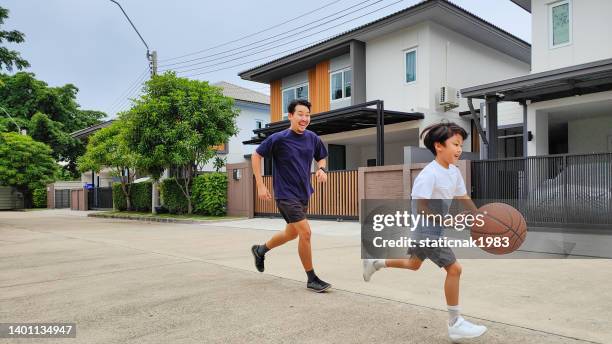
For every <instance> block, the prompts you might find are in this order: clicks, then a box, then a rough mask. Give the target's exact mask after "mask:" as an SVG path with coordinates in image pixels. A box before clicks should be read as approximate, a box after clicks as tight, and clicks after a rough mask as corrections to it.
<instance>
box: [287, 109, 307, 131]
mask: <svg viewBox="0 0 612 344" xmlns="http://www.w3.org/2000/svg"><path fill="white" fill-rule="evenodd" d="M289 122H291V129H292V130H294V131H297V132H298V133H303V132H304V130H306V127H308V124H310V110H308V107H307V106H304V105H297V106H296V107H295V111H294V112H293V113H290V114H289Z"/></svg>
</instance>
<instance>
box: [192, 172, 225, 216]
mask: <svg viewBox="0 0 612 344" xmlns="http://www.w3.org/2000/svg"><path fill="white" fill-rule="evenodd" d="M191 192H192V194H191V196H192V199H193V209H194V212H196V213H199V214H202V215H211V216H222V215H225V213H226V210H227V208H226V207H227V175H226V174H225V173H205V174H202V175H199V176H197V177H196V178H194V180H193V186H192V191H191Z"/></svg>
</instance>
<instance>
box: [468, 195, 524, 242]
mask: <svg viewBox="0 0 612 344" xmlns="http://www.w3.org/2000/svg"><path fill="white" fill-rule="evenodd" d="M478 210H480V211H481V212H482V213H483V215H484V219H483V222H484V224H483V225H482V226H477V225H475V226H473V227H472V230H471V236H472V239H474V240H476V241H478V242H479V243H483V244H484V245H483V246H482V247H481V248H482V249H483V250H484V251H486V252H489V253H492V254H508V253H511V252H514V251H515V250H517V249H518V248H519V247H521V245H522V244H523V242H524V241H525V238H526V237H527V222H525V218H524V217H523V215H522V214H521V213H520V212H519V211H518V210H516V209H514V208H513V207H512V206H510V205H508V204H506V203H489V204H485V205H483V206H482V207H480V208H479V209H478ZM506 238H507V239H506Z"/></svg>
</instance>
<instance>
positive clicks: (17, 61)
mask: <svg viewBox="0 0 612 344" xmlns="http://www.w3.org/2000/svg"><path fill="white" fill-rule="evenodd" d="M8 14H9V10H7V9H6V8H3V7H1V6H0V26H2V24H4V20H5V19H6V18H8ZM24 36H25V35H24V34H23V33H21V32H19V31H17V30H13V31H4V30H0V44H3V43H4V41H7V42H8V43H22V42H23V41H24ZM3 65H4V67H3ZM13 66H15V67H16V68H17V69H19V70H22V69H23V68H27V67H30V63H29V62H28V61H26V60H24V59H23V58H21V54H19V53H18V52H16V51H14V50H9V49H8V48H6V47H3V46H0V70H2V68H5V69H6V70H8V71H9V72H11V71H13Z"/></svg>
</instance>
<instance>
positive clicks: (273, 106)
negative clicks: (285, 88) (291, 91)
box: [270, 80, 283, 122]
mask: <svg viewBox="0 0 612 344" xmlns="http://www.w3.org/2000/svg"><path fill="white" fill-rule="evenodd" d="M282 107H283V95H282V94H281V80H272V81H271V82H270V122H277V121H280V120H281V116H282V113H283V109H282Z"/></svg>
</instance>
